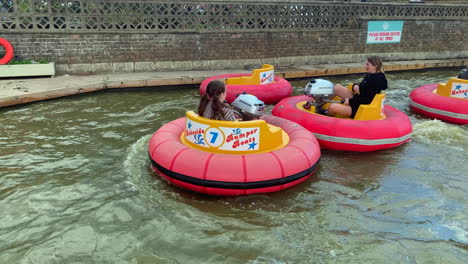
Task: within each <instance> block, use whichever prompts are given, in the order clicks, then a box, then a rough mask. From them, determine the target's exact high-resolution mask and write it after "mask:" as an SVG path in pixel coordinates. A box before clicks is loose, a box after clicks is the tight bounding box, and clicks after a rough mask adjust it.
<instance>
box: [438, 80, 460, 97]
mask: <svg viewBox="0 0 468 264" xmlns="http://www.w3.org/2000/svg"><path fill="white" fill-rule="evenodd" d="M458 85H461V86H462V87H466V86H468V80H464V79H458V78H450V79H449V80H448V81H447V82H446V83H439V84H438V85H437V89H435V90H434V93H435V94H437V95H440V96H446V97H457V96H454V94H453V93H456V87H457V86H458Z"/></svg>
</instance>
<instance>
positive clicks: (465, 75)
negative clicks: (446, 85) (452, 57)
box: [457, 66, 468, 80]
mask: <svg viewBox="0 0 468 264" xmlns="http://www.w3.org/2000/svg"><path fill="white" fill-rule="evenodd" d="M457 78H458V79H463V80H468V66H466V69H463V70H462V71H461V72H460V74H458V76H457Z"/></svg>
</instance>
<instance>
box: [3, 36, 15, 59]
mask: <svg viewBox="0 0 468 264" xmlns="http://www.w3.org/2000/svg"><path fill="white" fill-rule="evenodd" d="M0 45H1V46H3V47H4V48H5V56H4V57H3V58H1V59H0V65H4V64H7V63H8V62H10V61H11V59H13V46H12V45H11V43H10V42H8V40H6V39H4V38H0Z"/></svg>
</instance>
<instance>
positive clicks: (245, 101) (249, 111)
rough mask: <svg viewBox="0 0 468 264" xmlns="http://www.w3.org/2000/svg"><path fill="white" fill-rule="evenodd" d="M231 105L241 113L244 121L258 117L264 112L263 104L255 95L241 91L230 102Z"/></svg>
mask: <svg viewBox="0 0 468 264" xmlns="http://www.w3.org/2000/svg"><path fill="white" fill-rule="evenodd" d="M231 105H232V107H233V108H234V109H235V110H236V111H238V112H239V113H241V114H242V119H243V120H244V121H249V120H253V119H256V118H259V117H260V116H262V115H263V114H264V113H265V104H264V103H263V102H262V101H260V100H259V99H258V98H257V97H256V96H254V95H251V94H247V93H245V92H243V93H242V94H239V95H238V96H237V98H236V100H234V102H232V104H231Z"/></svg>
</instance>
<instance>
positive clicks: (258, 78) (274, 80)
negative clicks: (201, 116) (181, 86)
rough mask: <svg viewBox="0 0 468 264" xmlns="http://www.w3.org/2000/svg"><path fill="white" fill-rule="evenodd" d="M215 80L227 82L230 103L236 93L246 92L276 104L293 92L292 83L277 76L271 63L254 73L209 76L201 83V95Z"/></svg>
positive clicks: (227, 98)
mask: <svg viewBox="0 0 468 264" xmlns="http://www.w3.org/2000/svg"><path fill="white" fill-rule="evenodd" d="M213 80H220V81H223V82H225V83H226V88H227V94H226V100H227V101H228V103H232V102H233V101H234V100H235V99H236V95H238V94H241V93H244V92H246V93H247V94H251V95H255V96H256V97H257V98H258V99H260V100H262V101H263V102H265V104H276V103H277V102H279V101H280V100H281V99H283V98H286V97H288V96H291V94H292V86H291V84H290V83H289V82H288V81H287V80H285V79H283V78H281V77H278V76H275V71H274V67H273V65H270V64H264V65H263V66H262V68H261V69H255V70H253V72H252V74H248V73H235V74H223V75H216V76H213V77H210V78H207V79H205V80H204V81H203V82H202V83H201V85H200V95H203V94H204V93H205V91H206V87H207V86H208V83H210V82H211V81H213Z"/></svg>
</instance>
